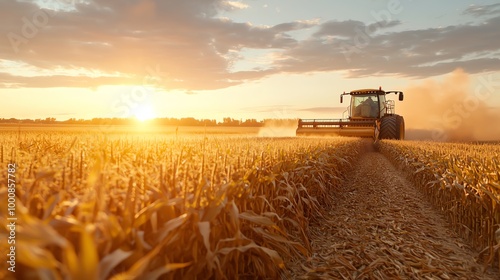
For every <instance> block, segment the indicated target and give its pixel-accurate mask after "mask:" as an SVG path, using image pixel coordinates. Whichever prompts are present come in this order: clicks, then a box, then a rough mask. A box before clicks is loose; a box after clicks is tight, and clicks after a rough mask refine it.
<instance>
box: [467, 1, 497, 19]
mask: <svg viewBox="0 0 500 280" xmlns="http://www.w3.org/2000/svg"><path fill="white" fill-rule="evenodd" d="M462 14H464V15H471V16H475V17H482V16H490V15H497V14H500V3H496V4H490V5H470V6H469V7H468V8H467V9H465V11H464V12H463V13H462Z"/></svg>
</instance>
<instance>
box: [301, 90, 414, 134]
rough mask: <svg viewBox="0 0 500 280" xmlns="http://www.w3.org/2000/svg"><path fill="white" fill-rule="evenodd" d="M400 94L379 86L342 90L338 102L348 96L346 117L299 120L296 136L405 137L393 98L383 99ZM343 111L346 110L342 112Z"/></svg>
mask: <svg viewBox="0 0 500 280" xmlns="http://www.w3.org/2000/svg"><path fill="white" fill-rule="evenodd" d="M390 93H394V94H399V100H400V101H403V98H404V95H403V92H401V91H383V90H382V88H379V89H360V90H355V91H351V92H344V93H343V94H341V95H340V103H342V102H343V97H344V95H350V96H351V105H350V106H349V107H347V112H349V117H348V118H347V119H299V124H298V127H297V131H296V135H297V136H299V135H311V136H312V135H339V136H350V137H371V138H373V139H374V140H375V141H377V140H379V139H398V140H403V139H404V138H405V121H404V119H403V117H402V116H400V115H396V113H395V106H394V100H386V98H385V96H386V95H387V94H390ZM344 114H345V112H344Z"/></svg>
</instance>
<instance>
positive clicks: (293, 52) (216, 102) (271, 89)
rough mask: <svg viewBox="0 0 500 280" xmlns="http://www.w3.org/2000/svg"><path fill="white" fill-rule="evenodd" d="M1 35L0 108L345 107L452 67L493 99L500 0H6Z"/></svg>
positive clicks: (209, 113) (260, 113)
mask: <svg viewBox="0 0 500 280" xmlns="http://www.w3.org/2000/svg"><path fill="white" fill-rule="evenodd" d="M0 34H1V36H0V118H31V119H35V118H47V117H54V118H56V119H58V120H67V119H69V118H76V119H90V118H95V117H134V116H135V117H138V118H143V119H147V118H154V117H176V118H179V117H195V118H208V119H218V120H221V119H222V118H223V117H233V118H236V119H247V118H256V119H263V118H340V117H342V115H343V112H344V111H345V107H346V106H347V105H346V104H340V102H339V94H341V93H342V92H344V91H350V90H354V89H358V88H378V87H382V89H385V90H406V89H409V90H410V92H408V93H407V94H406V97H408V94H410V95H412V97H410V98H407V99H409V100H410V101H411V100H412V98H414V100H417V99H418V98H420V100H419V101H422V100H421V99H422V98H424V96H423V95H419V92H418V91H414V90H413V91H412V89H417V88H422V87H421V86H422V85H426V84H429V82H434V83H439V82H446V81H455V80H456V79H453V78H450V76H453V75H455V76H457V75H456V73H457V71H459V72H460V73H461V74H460V75H458V76H459V77H466V78H464V79H467V81H468V83H467V84H466V85H465V86H464V87H467V92H469V94H470V96H472V97H471V98H476V99H477V98H479V97H477V96H479V95H477V94H478V92H479V91H481V90H487V91H488V92H489V94H488V95H487V98H485V99H484V100H483V99H481V102H484V103H486V104H487V106H486V107H484V108H486V109H487V110H496V109H498V108H500V3H498V1H486V0H481V1H465V0H455V1H451V0H449V1H430V0H421V1H412V0H365V1H361V0H353V1H340V0H308V1H306V0H241V1H222V0H185V1H180V0H163V1H162V0H122V1H116V0H32V1H28V0H23V1H21V0H18V1H15V0H1V1H0ZM454 73H455V74H454ZM443 87H445V88H446V87H447V86H446V85H444V86H443ZM435 94H436V95H439V94H440V93H439V92H436V93H435ZM474 94H476V95H475V96H476V97H474ZM426 96H427V95H426ZM482 96H486V95H482ZM427 98H428V97H427ZM403 102H405V101H403ZM419 104H421V103H419ZM424 104H425V102H424ZM399 105H400V103H398V102H397V104H396V111H398V106H399ZM405 106H406V107H405ZM411 106H412V105H411V103H408V104H405V105H403V106H401V109H402V110H403V111H402V112H400V113H401V114H403V115H404V110H405V108H407V109H406V110H409V109H408V108H409V107H411ZM434 107H435V106H434ZM437 108H439V106H438V107H437ZM481 108H483V107H481ZM495 108H496V109H495ZM499 110H500V109H499ZM344 116H345V115H344ZM410 126H411V123H410Z"/></svg>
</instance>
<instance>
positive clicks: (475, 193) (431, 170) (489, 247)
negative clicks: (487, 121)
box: [379, 141, 500, 266]
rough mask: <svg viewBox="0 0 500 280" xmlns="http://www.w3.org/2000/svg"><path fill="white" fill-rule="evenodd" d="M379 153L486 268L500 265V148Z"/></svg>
mask: <svg viewBox="0 0 500 280" xmlns="http://www.w3.org/2000/svg"><path fill="white" fill-rule="evenodd" d="M379 148H380V150H381V152H382V153H384V154H385V155H386V156H388V157H389V158H390V159H391V160H393V161H394V162H395V163H396V164H397V165H398V166H401V167H402V168H403V169H404V170H406V171H407V173H408V174H409V175H410V177H411V179H412V180H413V181H414V183H415V185H416V186H418V187H419V188H420V189H421V190H422V191H423V192H424V193H425V194H426V195H427V197H428V198H429V200H430V201H431V202H432V203H433V204H434V205H435V206H436V207H437V208H438V209H441V210H442V212H443V213H444V214H445V215H446V217H447V219H448V221H449V222H450V223H451V226H452V227H453V229H454V230H455V231H456V232H457V233H459V235H460V236H461V237H462V238H464V239H466V240H468V241H469V242H470V243H471V244H472V245H473V246H474V247H475V248H476V249H478V250H482V251H481V253H480V255H479V257H480V258H481V259H483V261H484V262H485V263H486V264H488V265H491V264H494V265H495V266H496V265H499V263H498V262H499V261H500V260H499V259H500V256H499V255H498V254H500V252H499V251H500V207H499V203H500V183H499V181H500V160H499V155H500V145H473V144H458V143H431V142H398V141H382V142H381V143H380V145H379Z"/></svg>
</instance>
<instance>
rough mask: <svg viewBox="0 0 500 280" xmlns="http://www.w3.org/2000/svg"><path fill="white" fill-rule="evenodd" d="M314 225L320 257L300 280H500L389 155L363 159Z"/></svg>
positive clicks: (299, 272)
mask: <svg viewBox="0 0 500 280" xmlns="http://www.w3.org/2000/svg"><path fill="white" fill-rule="evenodd" d="M334 196H335V201H336V203H335V206H334V208H333V209H331V211H329V215H328V216H326V221H324V223H321V224H318V225H313V226H312V230H311V233H312V235H313V236H314V237H313V238H312V244H313V252H314V255H313V256H312V258H311V259H310V260H309V261H308V262H306V263H304V264H295V265H294V269H293V272H292V274H293V275H292V278H294V279H498V278H499V276H498V274H496V275H495V274H494V273H493V272H488V273H486V274H485V273H483V266H481V265H479V264H477V263H475V261H474V256H475V255H476V253H474V252H473V251H471V250H470V248H469V247H468V246H467V245H465V244H464V243H463V241H462V240H461V239H459V238H457V237H456V235H455V234H453V232H452V231H451V230H449V229H448V228H447V227H446V221H445V220H444V218H443V217H442V216H440V215H439V214H438V213H437V212H436V211H435V210H433V209H432V207H431V205H430V204H429V203H427V201H426V200H425V198H424V197H423V196H422V195H421V194H420V193H419V192H418V191H417V190H416V189H415V188H413V187H412V185H411V183H409V182H408V181H407V180H406V179H405V178H404V177H403V176H402V174H401V173H400V172H399V171H398V170H396V169H395V168H394V167H393V166H392V165H391V163H390V162H389V161H388V160H387V159H386V158H385V157H384V156H383V155H381V154H379V153H376V152H368V153H366V154H365V155H363V156H362V158H361V159H360V160H359V162H358V164H357V166H355V167H354V170H353V172H352V174H349V176H348V181H347V183H346V184H344V186H343V187H342V188H341V189H340V190H338V191H337V192H335V194H334Z"/></svg>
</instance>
